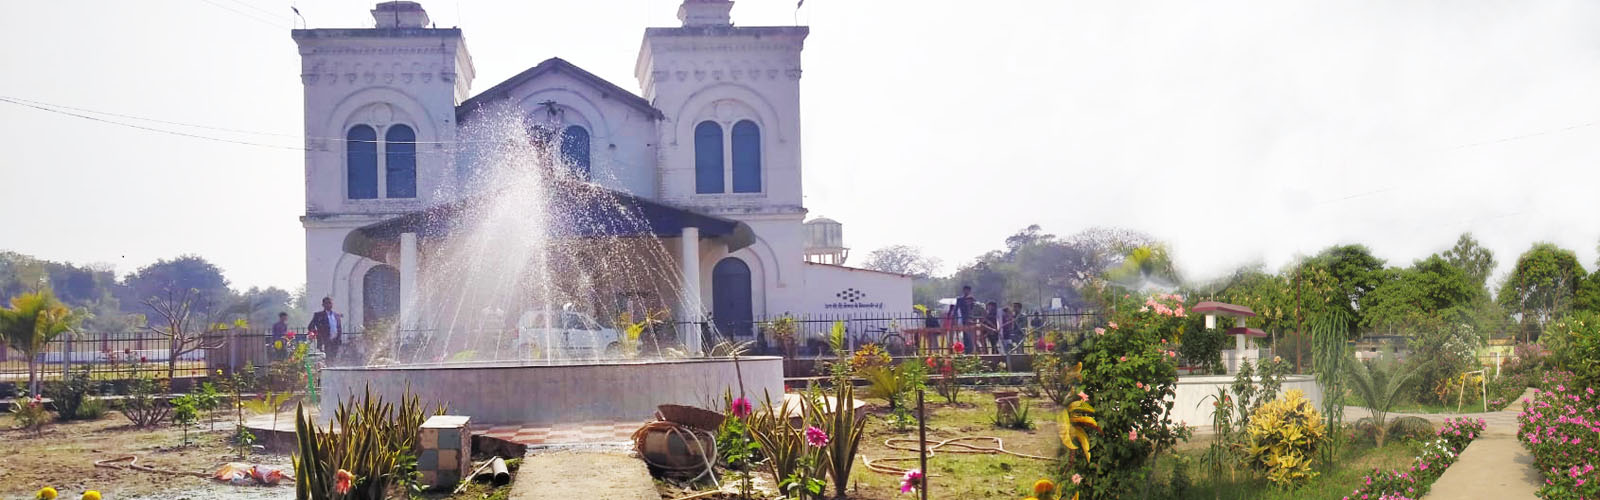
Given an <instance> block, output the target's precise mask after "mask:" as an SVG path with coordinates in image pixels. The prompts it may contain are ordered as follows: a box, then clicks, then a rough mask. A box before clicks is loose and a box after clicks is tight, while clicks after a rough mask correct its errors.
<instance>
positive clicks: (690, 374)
mask: <svg viewBox="0 0 1600 500" xmlns="http://www.w3.org/2000/svg"><path fill="white" fill-rule="evenodd" d="M740 374H742V376H743V377H742V378H743V380H744V390H745V393H746V394H747V395H749V396H750V398H751V400H752V401H758V402H759V401H761V397H762V394H764V393H770V394H772V397H773V398H775V399H776V398H782V397H783V359H782V358H778V357H774V356H752V357H741V358H739V361H738V367H737V370H736V368H735V366H734V361H733V359H731V358H698V359H676V360H653V361H627V360H618V361H614V362H589V363H582V362H580V363H564V364H546V363H535V362H492V363H487V362H478V363H434V364H418V365H403V366H360V367H330V368H326V369H324V370H323V371H322V388H323V395H322V403H321V406H320V408H319V409H320V410H321V415H322V418H323V419H328V418H330V417H331V416H332V415H333V413H334V408H336V407H337V405H338V402H339V401H342V400H344V399H345V398H347V397H349V396H350V395H354V394H360V393H361V392H362V391H363V390H365V388H368V387H370V388H371V390H372V392H373V394H375V395H382V396H383V397H384V399H385V400H388V401H395V400H398V399H399V398H400V396H401V395H402V394H403V393H404V392H405V390H406V388H407V387H410V390H411V392H412V393H413V394H416V395H418V396H420V397H421V398H422V402H423V403H424V404H426V405H429V406H432V405H434V404H437V403H441V402H443V403H449V405H450V414H452V415H468V416H471V417H472V423H473V424H513V423H515V424H556V423H579V422H600V421H613V422H628V421H639V422H643V421H645V420H647V419H649V418H650V417H651V415H653V414H654V413H655V411H656V406H657V405H662V404H669V403H670V404H680V405H690V406H700V407H706V406H708V405H711V404H720V402H721V399H722V395H723V391H725V390H727V389H732V390H733V393H734V394H738V393H739V379H740Z"/></svg>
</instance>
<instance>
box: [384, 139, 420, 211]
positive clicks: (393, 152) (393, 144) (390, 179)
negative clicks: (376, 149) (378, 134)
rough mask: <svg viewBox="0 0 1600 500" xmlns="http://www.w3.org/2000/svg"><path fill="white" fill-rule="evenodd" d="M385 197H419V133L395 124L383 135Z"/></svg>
mask: <svg viewBox="0 0 1600 500" xmlns="http://www.w3.org/2000/svg"><path fill="white" fill-rule="evenodd" d="M383 141H384V144H383V156H384V172H385V175H386V177H385V178H384V182H385V185H384V190H385V191H386V192H385V193H384V197H385V198H416V197H417V133H416V132H412V131H411V127H407V126H405V125H395V126H392V127H389V131H388V132H386V133H384V135H383Z"/></svg>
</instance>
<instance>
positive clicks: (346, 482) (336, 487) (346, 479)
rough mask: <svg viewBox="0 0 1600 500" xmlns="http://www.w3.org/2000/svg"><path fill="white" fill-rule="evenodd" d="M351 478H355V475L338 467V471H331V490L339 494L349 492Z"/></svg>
mask: <svg viewBox="0 0 1600 500" xmlns="http://www.w3.org/2000/svg"><path fill="white" fill-rule="evenodd" d="M353 480H355V476H354V475H351V474H350V471H347V470H344V469H339V472H335V473H333V491H336V492H338V493H339V494H340V495H343V494H345V493H349V492H350V482H351V481H353Z"/></svg>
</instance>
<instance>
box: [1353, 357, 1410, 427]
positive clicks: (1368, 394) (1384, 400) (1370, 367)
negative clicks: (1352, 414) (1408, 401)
mask: <svg viewBox="0 0 1600 500" xmlns="http://www.w3.org/2000/svg"><path fill="white" fill-rule="evenodd" d="M1386 354H1387V352H1385V353H1384V354H1380V355H1379V356H1378V359H1375V360H1372V361H1370V362H1366V363H1362V362H1360V361H1357V362H1354V363H1350V364H1348V365H1345V366H1346V367H1347V368H1346V371H1347V372H1349V374H1350V385H1352V386H1354V388H1355V390H1356V393H1357V394H1360V395H1361V399H1362V400H1365V401H1366V402H1367V408H1368V409H1370V410H1372V423H1373V425H1374V426H1376V427H1377V430H1376V432H1377V433H1376V434H1375V435H1376V436H1377V444H1378V446H1379V447H1382V446H1383V438H1384V435H1385V434H1388V432H1389V428H1388V427H1387V426H1385V425H1384V424H1385V422H1384V420H1385V419H1387V418H1388V417H1389V408H1391V407H1393V406H1394V403H1395V399H1396V397H1397V396H1398V395H1399V393H1400V388H1401V387H1404V386H1405V383H1406V381H1407V380H1410V379H1411V378H1412V377H1414V376H1416V374H1417V369H1416V367H1409V368H1407V367H1403V366H1400V365H1399V364H1398V363H1395V362H1394V360H1393V359H1391V358H1389V357H1388V356H1387V355H1386Z"/></svg>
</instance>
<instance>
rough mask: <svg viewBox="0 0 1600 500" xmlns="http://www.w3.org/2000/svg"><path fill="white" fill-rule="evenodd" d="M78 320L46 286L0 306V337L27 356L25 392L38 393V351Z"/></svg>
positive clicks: (68, 329) (70, 328)
mask: <svg viewBox="0 0 1600 500" xmlns="http://www.w3.org/2000/svg"><path fill="white" fill-rule="evenodd" d="M78 319H79V318H78V315H76V314H73V312H72V310H71V309H68V308H67V306H66V305H65V304H62V303H61V301H60V300H57V299H56V296H55V294H54V293H52V292H51V291H50V290H49V289H44V290H40V291H38V292H33V293H24V294H22V295H18V296H16V297H13V298H12V299H11V307H10V308H7V309H0V336H3V337H4V338H5V342H6V345H9V346H11V347H12V348H13V349H16V350H18V351H22V353H23V354H26V355H27V356H28V390H29V392H31V393H33V394H38V393H39V352H40V351H43V350H44V348H45V345H47V344H49V342H50V341H51V340H53V339H55V338H56V337H57V336H59V335H61V334H63V333H66V332H69V331H71V330H72V328H73V327H75V326H76V325H77V322H78Z"/></svg>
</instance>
